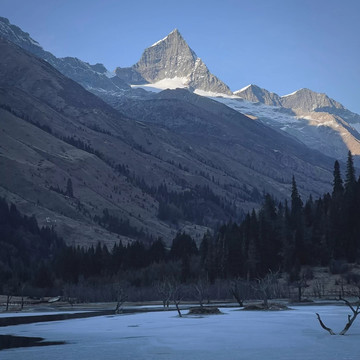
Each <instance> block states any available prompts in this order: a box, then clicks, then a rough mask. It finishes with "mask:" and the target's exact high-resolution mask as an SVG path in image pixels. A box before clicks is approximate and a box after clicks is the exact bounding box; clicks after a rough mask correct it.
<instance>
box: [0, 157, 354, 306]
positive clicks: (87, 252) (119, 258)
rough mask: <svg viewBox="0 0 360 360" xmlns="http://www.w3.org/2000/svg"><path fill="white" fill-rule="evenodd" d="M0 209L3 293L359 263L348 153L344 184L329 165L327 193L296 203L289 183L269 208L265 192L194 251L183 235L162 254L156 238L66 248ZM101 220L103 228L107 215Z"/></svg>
mask: <svg viewBox="0 0 360 360" xmlns="http://www.w3.org/2000/svg"><path fill="white" fill-rule="evenodd" d="M0 206H1V207H0V211H1V217H0V219H1V222H0V235H1V236H0V238H1V239H2V241H1V246H2V252H1V258H0V261H1V263H0V279H1V284H2V285H3V290H4V289H7V290H8V291H12V292H14V293H16V292H18V291H19V288H20V287H22V288H24V287H27V289H28V291H30V292H35V293H63V292H64V289H65V288H68V287H69V286H70V287H74V286H75V287H76V286H79V284H81V286H82V289H85V288H86V289H87V290H86V293H87V294H89V292H90V293H91V290H89V289H98V288H99V287H100V288H103V287H104V286H105V285H107V286H110V287H112V286H114V284H119V283H121V284H123V286H125V285H126V287H131V288H135V289H136V288H138V289H141V288H142V287H145V288H149V287H150V288H151V287H154V286H155V284H158V283H159V282H162V281H165V280H171V281H175V282H177V283H179V284H192V283H198V282H199V281H205V282H207V283H209V284H211V283H214V282H215V281H217V280H226V281H228V280H232V279H239V278H243V279H246V280H253V279H260V278H263V277H265V276H266V275H267V274H269V271H270V272H272V273H276V272H281V273H286V274H288V279H289V281H290V282H291V281H297V280H298V279H299V278H300V276H301V269H302V268H303V267H304V266H308V267H312V266H326V267H329V268H330V270H331V271H333V272H339V271H344V269H340V267H341V266H343V267H345V268H346V264H348V263H354V262H356V261H359V259H360V254H359V245H360V244H359V242H360V240H359V234H360V224H359V222H358V218H359V212H360V180H357V179H356V175H355V169H354V166H353V158H352V155H351V154H350V153H349V155H348V161H347V167H346V172H345V179H344V181H343V180H342V177H341V173H340V167H339V163H338V162H337V161H336V162H335V165H334V179H333V191H332V193H331V194H330V193H327V194H325V195H323V196H322V197H321V198H319V199H316V200H314V199H313V198H312V197H310V198H308V199H307V200H306V201H305V202H303V200H302V199H301V197H300V195H299V192H298V189H297V185H296V180H295V178H293V183H292V193H291V203H290V204H288V203H287V202H286V201H285V202H284V203H282V202H279V203H277V202H276V201H275V200H274V198H273V197H272V196H270V195H269V194H267V195H265V198H264V203H263V206H262V207H261V209H260V210H259V211H258V212H256V211H255V210H254V211H252V212H251V213H250V214H248V215H247V216H246V218H245V220H244V221H243V222H242V223H240V224H236V223H228V224H224V225H222V226H221V227H220V228H219V229H218V231H217V232H215V234H210V233H207V234H206V235H205V236H204V237H203V239H202V241H201V243H200V244H199V246H197V245H196V243H195V241H194V240H193V239H192V238H191V237H190V236H189V235H187V234H185V233H178V234H177V235H176V237H175V238H174V239H173V241H172V245H171V247H170V248H168V247H166V246H165V243H164V242H163V240H162V239H161V238H159V239H157V240H155V241H149V243H148V244H146V243H145V244H144V243H143V242H139V241H134V242H132V243H129V244H127V245H124V244H122V243H121V242H119V243H118V244H115V245H114V246H113V248H111V249H109V248H108V247H107V246H106V245H101V244H100V243H99V244H98V245H97V246H96V247H93V246H91V247H89V248H80V247H79V246H78V247H73V246H67V245H65V244H64V242H63V241H62V240H61V239H59V238H58V236H57V235H56V233H55V232H54V231H53V229H50V228H42V229H39V227H38V225H37V221H36V219H35V218H34V217H31V218H29V217H27V216H22V215H21V214H20V213H19V212H18V211H17V209H16V207H15V206H14V205H10V206H8V204H7V203H6V201H5V200H4V199H2V200H1V202H0ZM101 221H105V222H108V223H109V224H110V223H111V218H109V214H107V213H104V218H103V219H102V220H101ZM124 284H125V285H124ZM94 291H95V290H94ZM112 291H113V293H114V291H115V290H112ZM82 295H84V291H83V292H82ZM153 295H154V294H153ZM153 295H152V296H153ZM99 296H100V298H101V295H99ZM107 296H109V297H108V299H109V298H111V295H107ZM114 296H115V295H114Z"/></svg>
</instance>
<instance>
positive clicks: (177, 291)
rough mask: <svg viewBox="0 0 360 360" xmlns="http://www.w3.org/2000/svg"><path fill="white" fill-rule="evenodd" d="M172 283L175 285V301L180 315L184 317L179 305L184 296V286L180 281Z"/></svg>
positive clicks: (173, 295) (173, 294)
mask: <svg viewBox="0 0 360 360" xmlns="http://www.w3.org/2000/svg"><path fill="white" fill-rule="evenodd" d="M172 285H173V292H172V297H173V301H174V304H175V307H176V310H177V312H178V314H179V316H180V317H182V314H181V311H180V307H179V305H180V302H181V300H182V299H183V296H184V295H183V288H182V286H181V284H179V283H175V282H174V283H173V284H172Z"/></svg>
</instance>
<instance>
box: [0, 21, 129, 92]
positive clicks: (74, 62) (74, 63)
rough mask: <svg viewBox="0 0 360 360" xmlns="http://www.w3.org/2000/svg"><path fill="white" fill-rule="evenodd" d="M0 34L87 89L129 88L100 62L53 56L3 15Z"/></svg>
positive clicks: (118, 89) (0, 22)
mask: <svg viewBox="0 0 360 360" xmlns="http://www.w3.org/2000/svg"><path fill="white" fill-rule="evenodd" d="M0 36H2V37H4V38H5V39H7V40H8V41H10V42H12V43H14V44H16V45H18V46H20V47H21V48H23V49H24V50H26V51H29V52H30V53H32V54H34V55H36V56H38V57H39V58H41V59H43V60H46V61H47V62H48V63H49V64H51V65H52V66H53V67H55V69H57V70H59V71H60V72H61V73H62V74H64V75H65V76H67V77H69V78H71V79H73V80H75V81H76V82H78V83H79V84H81V85H82V86H83V87H84V88H85V89H87V90H89V91H91V90H93V91H94V92H96V93H102V92H106V93H111V94H117V95H119V94H123V93H124V92H126V91H130V90H131V88H130V86H129V85H127V84H126V83H125V82H123V81H121V79H120V78H118V77H116V76H115V74H111V73H110V72H109V71H108V70H107V69H106V68H105V67H104V65H102V64H95V65H90V64H88V63H86V62H84V61H81V60H79V59H77V58H74V57H65V58H57V57H55V56H54V55H53V54H51V53H50V52H48V51H45V50H44V49H43V48H42V47H41V46H40V44H39V43H38V42H37V41H36V40H34V39H32V38H31V37H30V35H29V34H28V33H26V32H24V31H22V30H21V29H20V28H19V27H17V26H16V25H13V24H11V23H10V22H9V20H8V19H6V18H3V17H0Z"/></svg>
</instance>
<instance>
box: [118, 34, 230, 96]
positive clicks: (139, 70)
mask: <svg viewBox="0 0 360 360" xmlns="http://www.w3.org/2000/svg"><path fill="white" fill-rule="evenodd" d="M116 75H117V76H119V77H120V78H121V79H123V80H124V81H126V82H128V83H131V84H141V78H143V79H144V80H145V81H144V82H142V83H146V82H148V83H156V82H158V81H160V80H163V79H173V78H181V79H182V81H183V83H184V85H186V86H188V87H189V88H192V89H199V90H204V91H211V92H215V93H223V94H229V95H230V94H232V92H231V90H230V89H229V87H228V86H227V85H225V84H224V83H223V82H222V81H221V80H219V79H218V78H217V77H216V76H214V75H213V74H211V73H210V71H209V69H208V68H207V67H206V65H205V64H204V62H203V61H202V60H201V59H200V58H199V57H198V56H197V55H196V54H195V52H194V51H193V50H192V49H191V48H190V47H189V45H188V44H187V43H186V41H185V40H184V38H183V37H182V36H181V34H180V32H179V31H178V30H177V29H176V30H174V31H172V32H171V33H170V34H169V35H168V36H166V37H165V38H164V39H162V40H160V41H158V42H156V43H155V44H153V45H152V46H150V47H149V48H147V49H145V51H144V53H143V55H142V56H141V59H140V60H139V61H138V62H137V63H136V64H135V65H133V66H132V67H131V68H117V69H116Z"/></svg>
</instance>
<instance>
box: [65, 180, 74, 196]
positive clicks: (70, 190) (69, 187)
mask: <svg viewBox="0 0 360 360" xmlns="http://www.w3.org/2000/svg"><path fill="white" fill-rule="evenodd" d="M66 195H67V196H69V197H71V198H72V197H74V191H73V186H72V181H71V179H70V178H69V179H68V181H67V183H66Z"/></svg>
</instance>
